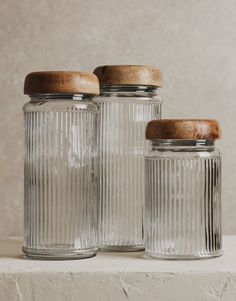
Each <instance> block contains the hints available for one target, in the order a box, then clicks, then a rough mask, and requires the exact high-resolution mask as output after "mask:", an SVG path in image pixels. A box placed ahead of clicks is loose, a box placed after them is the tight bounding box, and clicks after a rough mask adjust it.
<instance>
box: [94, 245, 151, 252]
mask: <svg viewBox="0 0 236 301" xmlns="http://www.w3.org/2000/svg"><path fill="white" fill-rule="evenodd" d="M144 250H145V248H144V246H133V245H130V246H129V245H128V246H115V245H111V246H109V245H104V246H101V247H100V249H99V251H101V252H141V251H144Z"/></svg>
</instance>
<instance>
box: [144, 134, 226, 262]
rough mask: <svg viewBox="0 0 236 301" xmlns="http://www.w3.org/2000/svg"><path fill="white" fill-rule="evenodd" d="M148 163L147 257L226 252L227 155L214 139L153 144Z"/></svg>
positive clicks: (209, 255) (188, 257)
mask: <svg viewBox="0 0 236 301" xmlns="http://www.w3.org/2000/svg"><path fill="white" fill-rule="evenodd" d="M145 165H146V179H145V180H146V206H145V209H146V227H145V247H146V251H145V252H146V254H147V255H149V256H151V257H159V258H167V259H194V258H201V257H211V256H219V255H221V254H222V235H221V157H220V153H219V151H218V150H217V149H215V147H214V142H213V141H196V140H153V141H152V151H151V152H150V153H149V154H148V155H147V156H146V158H145Z"/></svg>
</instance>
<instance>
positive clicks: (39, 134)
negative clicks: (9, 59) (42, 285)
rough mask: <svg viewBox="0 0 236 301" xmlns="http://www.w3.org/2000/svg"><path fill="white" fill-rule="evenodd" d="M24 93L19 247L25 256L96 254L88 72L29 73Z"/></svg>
mask: <svg viewBox="0 0 236 301" xmlns="http://www.w3.org/2000/svg"><path fill="white" fill-rule="evenodd" d="M24 93H25V94H28V95H29V96H30V98H31V99H30V102H28V103H27V104H26V105H25V106H24V123H25V173H24V174H25V175H24V182H25V188H24V247H23V252H24V253H25V255H26V256H27V257H29V258H35V259H37V258H39V259H40V258H42V259H77V258H85V257H91V256H94V255H95V254H96V251H97V250H98V247H97V204H96V181H97V180H96V170H95V169H94V166H95V164H94V159H95V156H96V143H95V141H96V122H97V121H96V119H97V112H98V106H97V104H95V103H94V102H93V101H92V95H95V94H98V93H99V83H98V80H97V78H96V77H95V76H94V75H93V74H89V73H83V72H34V73H30V74H28V75H27V76H26V78H25V87H24Z"/></svg>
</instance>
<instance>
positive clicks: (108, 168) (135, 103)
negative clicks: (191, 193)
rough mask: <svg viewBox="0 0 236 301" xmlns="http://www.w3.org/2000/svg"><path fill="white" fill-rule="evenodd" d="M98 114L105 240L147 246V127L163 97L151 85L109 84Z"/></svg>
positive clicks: (104, 243) (108, 246)
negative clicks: (145, 164) (144, 230)
mask: <svg viewBox="0 0 236 301" xmlns="http://www.w3.org/2000/svg"><path fill="white" fill-rule="evenodd" d="M95 101H96V102H97V103H98V104H99V107H100V112H99V114H98V129H99V132H98V174H99V183H98V201H99V246H100V247H101V249H103V250H114V251H115V250H117V251H136V250H140V249H143V245H144V241H143V214H144V203H145V186H144V172H145V168H144V154H145V153H147V151H148V146H149V144H148V142H147V141H145V127H146V124H147V122H148V121H149V120H151V119H159V118H160V115H161V97H160V96H159V95H158V94H157V90H156V88H153V87H148V86H109V87H108V86H106V87H102V88H101V95H100V96H99V97H96V98H95Z"/></svg>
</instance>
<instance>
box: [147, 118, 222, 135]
mask: <svg viewBox="0 0 236 301" xmlns="http://www.w3.org/2000/svg"><path fill="white" fill-rule="evenodd" d="M220 138H221V129H220V125H219V123H218V122H217V121H216V120H205V119H162V120H152V121H150V122H149V123H148V124H147V127H146V139H148V140H155V139H187V140H216V139H220Z"/></svg>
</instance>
